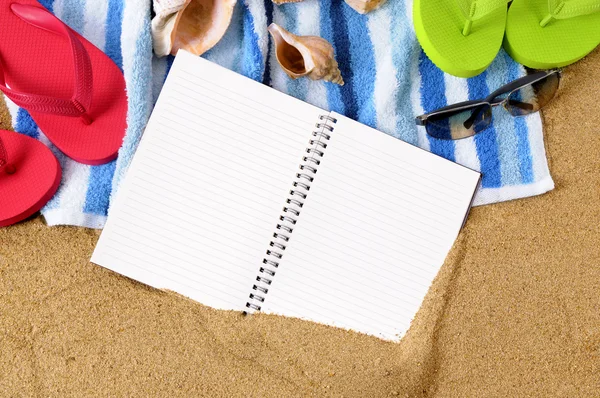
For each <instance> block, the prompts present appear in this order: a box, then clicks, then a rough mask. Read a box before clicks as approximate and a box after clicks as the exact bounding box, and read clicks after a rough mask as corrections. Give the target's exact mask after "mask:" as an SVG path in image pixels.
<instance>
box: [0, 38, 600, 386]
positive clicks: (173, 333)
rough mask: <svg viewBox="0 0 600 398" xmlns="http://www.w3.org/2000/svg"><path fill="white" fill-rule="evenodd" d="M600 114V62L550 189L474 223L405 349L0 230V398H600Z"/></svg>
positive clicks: (585, 64)
mask: <svg viewBox="0 0 600 398" xmlns="http://www.w3.org/2000/svg"><path fill="white" fill-rule="evenodd" d="M599 100H600V49H599V50H597V51H595V53H594V54H592V55H590V56H589V57H588V58H587V59H585V60H583V61H581V62H579V63H578V64H576V65H574V66H571V67H570V68H568V69H567V70H566V73H565V75H564V80H563V85H562V88H561V91H560V94H559V97H558V98H557V99H555V100H554V102H553V103H552V104H551V105H549V106H548V107H547V109H546V110H545V111H544V114H543V117H544V122H545V126H546V142H547V148H548V156H549V159H550V167H551V171H552V175H553V177H554V180H555V182H556V189H555V190H554V191H553V192H551V193H549V194H546V195H543V196H540V197H535V198H530V199H525V200H519V201H514V202H510V203H502V204H497V205H491V206H486V207H482V208H476V209H474V210H473V211H472V213H471V216H470V218H469V220H468V222H467V225H466V228H465V229H464V230H463V232H462V233H461V235H460V237H459V239H458V241H457V243H456V245H455V247H454V249H453V250H452V252H451V254H450V256H449V257H448V259H447V261H446V263H445V265H444V266H443V268H442V270H441V272H440V274H439V276H438V278H437V279H436V281H435V282H434V285H433V287H432V289H431V290H430V292H429V294H428V296H427V298H426V300H425V303H424V304H423V306H422V308H421V310H420V311H419V313H418V314H417V317H416V318H415V321H414V322H413V326H412V327H411V329H410V331H409V333H408V334H407V336H406V337H405V339H404V340H403V341H402V342H401V343H399V344H394V343H387V342H383V341H380V340H378V339H376V338H373V337H367V336H363V335H359V334H355V333H352V332H346V331H343V330H338V329H334V328H329V327H326V326H320V325H317V324H313V323H309V322H303V321H299V320H294V319H284V318H280V317H275V316H264V315H260V316H253V317H242V316H241V315H240V314H237V313H231V312H220V311H215V310H211V309H210V308H207V307H204V306H202V305H200V304H197V303H194V302H191V301H190V300H187V299H184V298H181V297H179V296H177V295H175V294H171V293H165V292H160V291H157V290H153V289H151V288H148V287H146V286H144V285H141V284H139V283H136V282H134V281H132V280H129V279H127V278H124V277H121V276H118V275H117V274H114V273H112V272H110V271H108V270H105V269H103V268H100V267H98V266H95V265H93V264H90V263H89V262H88V259H89V257H90V255H91V253H92V250H93V248H94V243H95V242H96V240H97V237H98V234H97V232H95V231H92V230H85V229H79V228H72V227H61V228H48V227H46V226H44V224H43V221H42V220H41V219H40V218H35V219H32V220H29V221H28V222H25V223H21V224H19V225H16V226H13V227H9V228H4V229H0V396H2V397H9V396H10V397H12V396H26V397H29V396H44V397H47V396H61V397H68V396H79V397H82V396H92V395H94V396H161V397H167V396H169V397H174V396H184V397H195V396H210V397H305V396H324V397H328V396H331V397H394V396H400V397H421V396H423V397H425V396H426V397H507V396H510V397H517V396H518V397H529V396H531V397H540V396H544V397H551V396H556V397H567V396H568V397H592V396H600V105H599ZM2 108H3V109H4V107H2ZM0 113H1V114H2V116H1V117H0V122H2V124H3V125H4V127H6V126H7V115H6V112H5V110H4V112H0Z"/></svg>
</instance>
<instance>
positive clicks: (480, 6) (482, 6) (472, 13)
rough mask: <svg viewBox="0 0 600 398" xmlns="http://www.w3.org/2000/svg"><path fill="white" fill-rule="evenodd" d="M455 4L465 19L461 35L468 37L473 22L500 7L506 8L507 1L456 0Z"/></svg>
mask: <svg viewBox="0 0 600 398" xmlns="http://www.w3.org/2000/svg"><path fill="white" fill-rule="evenodd" d="M457 3H458V6H459V8H460V10H461V11H462V13H463V15H464V17H465V19H466V22H465V25H464V28H463V35H464V36H468V35H469V33H471V27H472V25H473V21H475V20H477V19H479V18H481V17H484V16H485V15H487V14H489V13H490V12H492V11H494V10H496V9H498V8H500V7H506V4H508V0H457Z"/></svg>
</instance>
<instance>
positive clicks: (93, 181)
mask: <svg viewBox="0 0 600 398" xmlns="http://www.w3.org/2000/svg"><path fill="white" fill-rule="evenodd" d="M116 164H117V161H116V160H113V161H112V162H110V163H107V164H103V165H101V166H93V167H92V168H91V169H90V177H89V181H88V189H87V192H86V196H85V205H84V207H83V211H84V213H92V214H100V215H103V216H106V215H107V210H108V203H109V199H110V191H111V190H112V179H113V175H114V174H115V166H116Z"/></svg>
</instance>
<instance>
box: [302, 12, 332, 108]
mask: <svg viewBox="0 0 600 398" xmlns="http://www.w3.org/2000/svg"><path fill="white" fill-rule="evenodd" d="M296 10H297V15H301V16H302V17H301V18H298V27H297V29H298V32H297V34H298V35H301V36H305V35H314V36H321V23H320V20H321V9H320V4H319V2H318V1H305V2H302V3H298V4H297V5H296ZM302 83H303V84H305V85H306V89H305V93H306V98H305V100H306V102H308V103H310V104H313V105H315V106H318V107H319V108H322V109H328V108H329V105H328V103H327V88H326V87H325V83H324V82H323V81H322V80H317V81H314V80H310V79H303V82H302Z"/></svg>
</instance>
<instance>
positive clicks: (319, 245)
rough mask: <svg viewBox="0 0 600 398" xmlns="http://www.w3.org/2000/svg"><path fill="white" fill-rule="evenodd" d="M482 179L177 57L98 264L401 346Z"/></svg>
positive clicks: (225, 303)
mask: <svg viewBox="0 0 600 398" xmlns="http://www.w3.org/2000/svg"><path fill="white" fill-rule="evenodd" d="M479 178H480V174H479V173H477V172H475V171H472V170H469V169H467V168H465V167H462V166H459V165H457V164H455V163H452V162H450V161H448V160H445V159H443V158H441V157H438V156H436V155H433V154H431V153H429V152H426V151H423V150H421V149H419V148H416V147H414V146H412V145H409V144H407V143H405V142H402V141H400V140H397V139H395V138H393V137H390V136H388V135H386V134H383V133H380V132H378V131H376V130H374V129H371V128H369V127H366V126H364V125H362V124H360V123H357V122H355V121H353V120H351V119H348V118H346V117H344V116H343V115H340V114H337V113H335V112H327V111H324V110H322V109H319V108H317V107H315V106H312V105H309V104H307V103H304V102H302V101H299V100H297V99H295V98H292V97H289V96H287V95H285V94H282V93H280V92H278V91H276V90H273V89H271V88H269V87H267V86H264V85H262V84H260V83H257V82H254V81H252V80H250V79H247V78H245V77H243V76H241V75H238V74H236V73H234V72H231V71H229V70H227V69H224V68H222V67H220V66H217V65H215V64H212V63H210V62H209V61H206V60H204V59H202V58H198V57H195V56H193V55H191V54H189V53H186V52H185V51H181V50H180V51H179V54H178V55H177V57H176V59H175V62H174V64H173V67H172V69H171V72H170V73H169V76H168V78H167V81H166V83H165V85H164V88H163V90H162V93H161V94H160V98H159V100H158V103H157V105H156V107H155V109H154V112H153V113H152V117H151V118H150V122H149V123H148V126H147V128H146V131H145V133H144V137H143V139H142V141H141V143H140V146H139V149H138V150H137V153H136V154H135V157H134V159H133V162H132V164H131V167H130V169H129V172H128V174H127V176H126V178H125V181H124V182H123V184H122V186H121V189H120V191H119V194H118V196H117V198H116V200H115V202H114V205H113V207H112V209H111V213H110V216H109V218H108V222H107V224H106V227H105V228H104V231H103V233H102V235H101V237H100V240H99V242H98V245H97V247H96V250H95V251H94V254H93V257H92V260H91V261H92V262H94V263H96V264H99V265H101V266H103V267H106V268H109V269H111V270H113V271H116V272H118V273H120V274H123V275H125V276H128V277H130V278H133V279H135V280H138V281H140V282H142V283H145V284H148V285H151V286H154V287H156V288H161V289H169V290H173V291H175V292H178V293H181V294H182V295H185V296H187V297H189V298H191V299H193V300H197V301H199V302H200V303H202V304H205V305H208V306H211V307H214V308H218V309H225V310H238V311H246V312H248V313H252V312H256V311H261V312H264V313H269V314H279V315H284V316H290V317H297V318H302V319H306V320H311V321H315V322H320V323H323V324H327V325H331V326H337V327H341V328H346V329H351V330H354V331H358V332H362V333H366V334H370V335H375V336H378V337H380V338H383V339H387V340H398V339H399V338H400V337H401V336H402V335H403V334H404V333H405V332H406V330H407V329H408V328H409V326H410V322H411V320H412V318H413V317H414V315H415V313H416V312H417V310H418V309H419V306H420V305H421V302H422V300H423V298H424V297H425V294H426V293H427V290H428V288H429V286H430V284H431V282H432V280H433V278H434V277H435V275H436V274H437V272H438V270H439V268H440V266H441V265H442V263H443V261H444V258H445V257H446V255H447V253H448V251H449V250H450V248H451V246H452V244H453V242H454V240H455V238H456V236H457V234H458V232H459V230H460V228H461V225H462V224H463V221H464V219H465V217H466V215H467V213H468V210H469V208H470V204H471V200H472V198H473V195H474V193H475V190H476V188H477V185H478V181H479Z"/></svg>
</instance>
